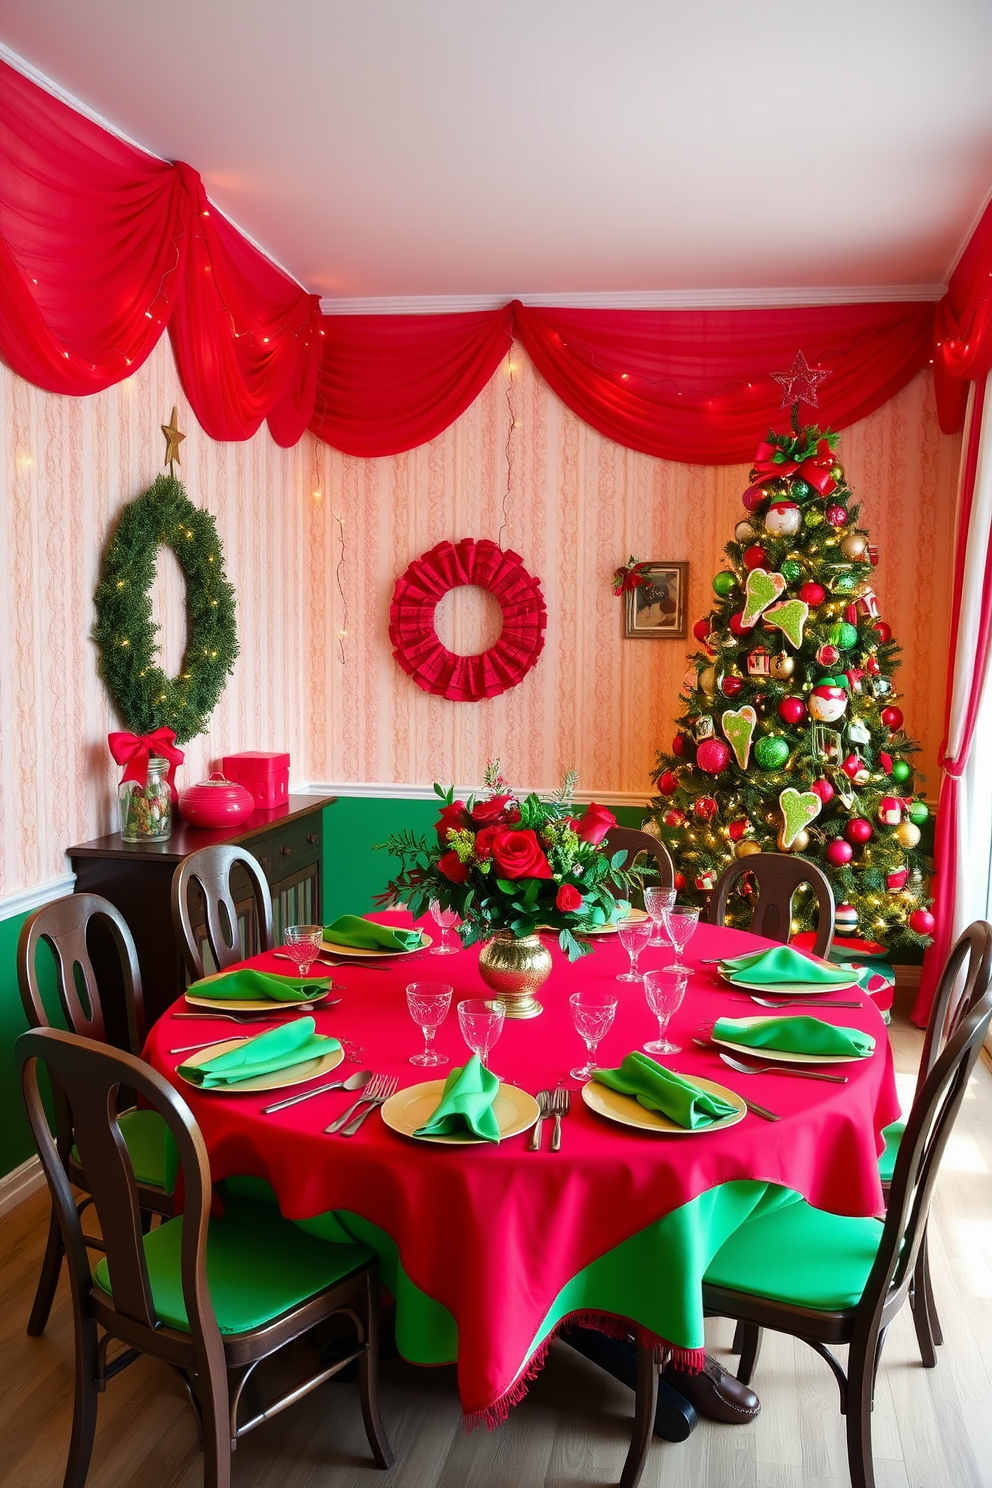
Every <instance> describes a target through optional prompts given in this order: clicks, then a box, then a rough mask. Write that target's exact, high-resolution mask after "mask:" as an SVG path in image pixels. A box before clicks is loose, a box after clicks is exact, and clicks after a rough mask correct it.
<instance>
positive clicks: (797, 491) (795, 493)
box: [790, 476, 813, 501]
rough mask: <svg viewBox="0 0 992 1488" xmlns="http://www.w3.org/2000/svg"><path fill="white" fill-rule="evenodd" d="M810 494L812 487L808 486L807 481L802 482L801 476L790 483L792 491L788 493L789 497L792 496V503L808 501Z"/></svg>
mask: <svg viewBox="0 0 992 1488" xmlns="http://www.w3.org/2000/svg"><path fill="white" fill-rule="evenodd" d="M812 494H813V487H812V486H811V485H810V483H809V481H804V480H803V478H802V476H799V477H797V479H796V480H794V481H793V482H792V490H791V492H790V495H791V496H792V499H793V501H808V500H809V498H810V497H811V496H812Z"/></svg>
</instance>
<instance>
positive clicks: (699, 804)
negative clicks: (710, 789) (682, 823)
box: [692, 796, 719, 821]
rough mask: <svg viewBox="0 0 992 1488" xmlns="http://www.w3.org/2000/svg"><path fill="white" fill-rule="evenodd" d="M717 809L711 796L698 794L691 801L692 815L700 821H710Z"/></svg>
mask: <svg viewBox="0 0 992 1488" xmlns="http://www.w3.org/2000/svg"><path fill="white" fill-rule="evenodd" d="M718 810H719V807H718V806H717V804H716V802H715V801H714V799H713V797H712V796H700V797H699V798H698V799H697V800H695V801H693V803H692V812H693V815H694V816H696V817H698V818H699V820H700V821H712V820H713V818H714V817H715V816H716V814H717V811H718Z"/></svg>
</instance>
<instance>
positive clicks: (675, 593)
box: [624, 563, 689, 641]
mask: <svg viewBox="0 0 992 1488" xmlns="http://www.w3.org/2000/svg"><path fill="white" fill-rule="evenodd" d="M640 569H641V572H642V574H643V576H644V578H643V583H640V584H638V586H637V588H636V589H628V591H627V593H626V595H625V596H624V597H625V600H626V605H625V609H624V635H625V636H628V637H629V638H631V639H641V640H648V641H661V640H673V641H678V640H685V635H686V618H685V617H686V599H687V596H688V589H689V565H688V563H644V564H641V565H640Z"/></svg>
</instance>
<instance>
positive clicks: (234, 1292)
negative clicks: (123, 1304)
mask: <svg viewBox="0 0 992 1488" xmlns="http://www.w3.org/2000/svg"><path fill="white" fill-rule="evenodd" d="M182 1236H183V1220H182V1216H181V1215H180V1216H178V1217H177V1218H176V1219H169V1220H167V1221H166V1222H165V1224H162V1225H160V1226H159V1227H158V1229H155V1230H152V1231H151V1232H150V1233H149V1234H147V1235H145V1236H144V1237H143V1244H144V1247H145V1260H146V1263H147V1265H148V1280H149V1282H150V1284H151V1289H152V1302H153V1305H154V1308H155V1313H156V1315H157V1316H158V1318H159V1319H160V1320H161V1321H162V1322H163V1323H165V1324H167V1325H168V1326H169V1327H172V1328H179V1329H181V1330H182V1331H183V1332H184V1333H188V1332H189V1321H188V1319H187V1316H186V1305H185V1302H184V1301H183V1288H182V1278H181V1271H180V1252H181V1247H182ZM374 1259H375V1257H374V1255H373V1252H372V1251H371V1250H369V1249H368V1247H367V1246H365V1245H328V1244H327V1242H326V1241H324V1240H318V1239H315V1238H314V1236H313V1235H307V1234H305V1233H304V1232H303V1231H302V1230H301V1229H298V1228H297V1226H296V1225H294V1224H291V1223H290V1222H289V1220H286V1219H283V1217H282V1215H281V1214H280V1213H279V1211H278V1209H275V1208H274V1207H273V1206H272V1205H270V1204H264V1203H263V1204H258V1203H254V1202H253V1201H252V1200H250V1199H241V1198H235V1197H233V1196H230V1197H228V1198H227V1199H226V1200H225V1205H224V1215H223V1217H222V1218H218V1219H214V1218H212V1219H211V1220H210V1227H209V1230H208V1232H207V1284H208V1286H209V1288H210V1300H211V1301H212V1303H213V1307H214V1312H215V1314H216V1316H217V1324H218V1326H219V1328H220V1331H221V1332H222V1333H247V1332H249V1331H250V1330H251V1329H252V1328H260V1327H262V1326H263V1324H265V1323H268V1322H270V1321H271V1320H272V1319H273V1318H277V1317H280V1316H281V1315H282V1314H283V1313H284V1312H289V1311H290V1309H291V1308H293V1307H297V1306H299V1304H300V1303H301V1302H305V1301H306V1300H307V1299H308V1298H309V1297H312V1296H314V1295H315V1294H316V1293H317V1292H320V1291H323V1289H324V1287H327V1286H331V1285H332V1284H333V1283H334V1282H336V1281H341V1280H342V1279H343V1278H344V1277H346V1276H350V1275H351V1274H352V1273H353V1272H355V1271H358V1270H360V1269H361V1268H362V1267H363V1266H366V1265H368V1263H369V1262H370V1261H372V1260H374ZM93 1279H94V1281H95V1282H96V1284H97V1286H99V1287H101V1288H102V1289H103V1291H105V1292H107V1293H109V1295H110V1296H113V1289H112V1287H111V1285H110V1269H109V1266H108V1263H107V1257H106V1256H104V1257H103V1258H102V1259H101V1260H100V1262H99V1263H98V1265H97V1267H96V1270H95V1271H94V1273H93Z"/></svg>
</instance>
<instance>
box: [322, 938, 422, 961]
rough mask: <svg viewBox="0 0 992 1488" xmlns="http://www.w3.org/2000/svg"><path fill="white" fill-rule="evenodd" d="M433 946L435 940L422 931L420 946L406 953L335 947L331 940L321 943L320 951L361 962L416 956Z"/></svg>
mask: <svg viewBox="0 0 992 1488" xmlns="http://www.w3.org/2000/svg"><path fill="white" fill-rule="evenodd" d="M433 944H434V941H433V938H432V937H431V936H430V935H428V934H427V932H426V931H421V941H420V944H419V945H416V946H410V947H409V949H408V950H405V951H388V950H387V949H386V947H385V946H375V947H374V948H371V949H366V950H363V949H362V947H361V946H346V945H335V944H334V942H333V941H331V940H323V941H321V944H320V949H321V951H322V952H323V953H324V954H325V955H328V956H354V957H355V959H356V960H360V961H381V960H383V959H384V958H387V957H391V956H416V955H417V953H418V951H426V949H427V947H428V946H429V945H433Z"/></svg>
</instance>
